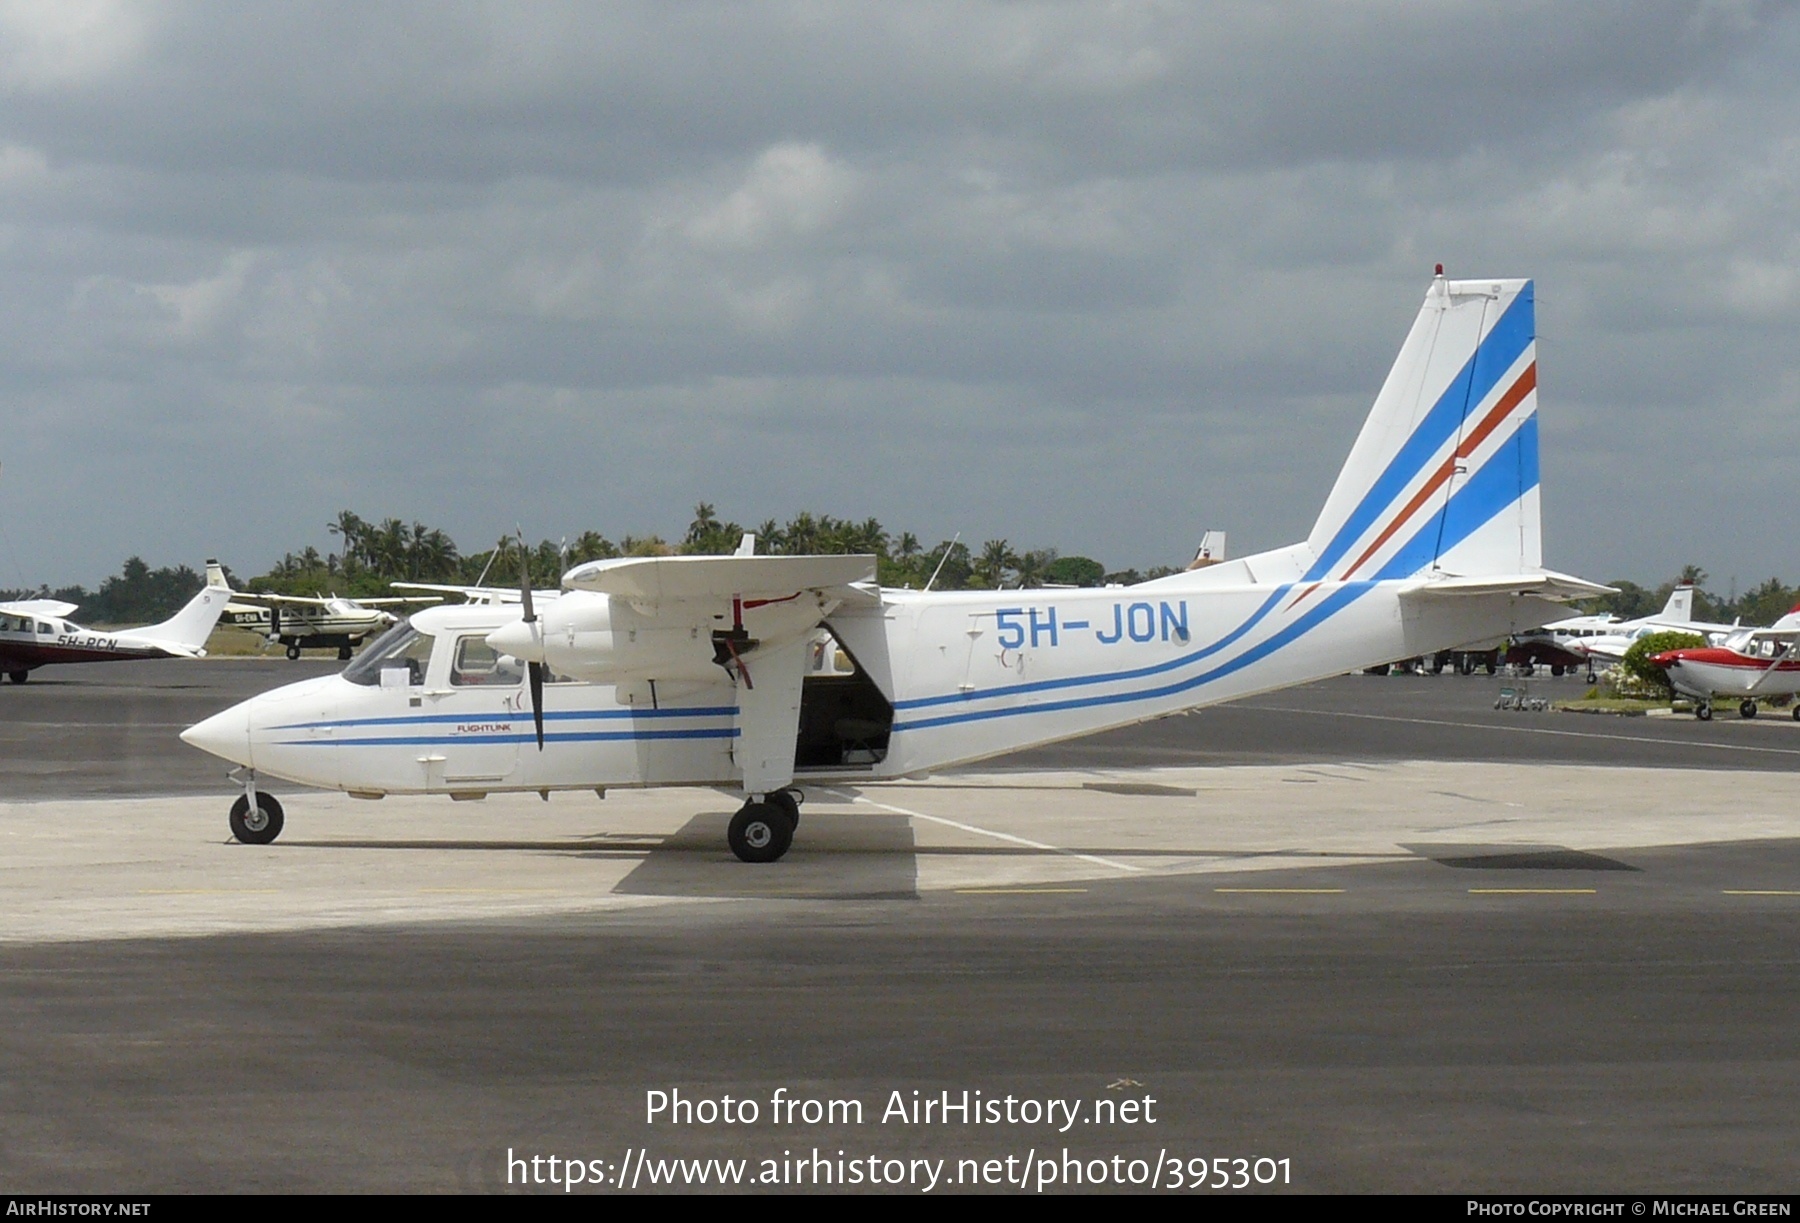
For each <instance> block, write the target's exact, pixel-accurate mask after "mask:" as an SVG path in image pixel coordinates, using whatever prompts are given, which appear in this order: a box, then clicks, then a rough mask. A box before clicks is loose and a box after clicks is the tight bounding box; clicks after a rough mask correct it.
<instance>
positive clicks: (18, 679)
mask: <svg viewBox="0 0 1800 1223" xmlns="http://www.w3.org/2000/svg"><path fill="white" fill-rule="evenodd" d="M6 678H7V679H10V680H11V681H12V682H13V683H15V684H22V683H24V682H25V681H26V680H28V679H30V678H31V672H29V671H27V670H25V669H24V668H23V667H21V668H19V669H18V670H17V671H8V672H7V673H6Z"/></svg>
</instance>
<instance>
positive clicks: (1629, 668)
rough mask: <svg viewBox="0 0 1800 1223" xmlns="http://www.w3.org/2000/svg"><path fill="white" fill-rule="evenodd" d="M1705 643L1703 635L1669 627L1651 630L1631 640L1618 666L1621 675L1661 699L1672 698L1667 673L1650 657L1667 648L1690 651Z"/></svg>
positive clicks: (1673, 690)
mask: <svg viewBox="0 0 1800 1223" xmlns="http://www.w3.org/2000/svg"><path fill="white" fill-rule="evenodd" d="M1705 644H1706V638H1704V637H1702V636H1700V634H1698V633H1678V632H1674V631H1673V630H1667V631H1664V632H1660V633H1651V634H1650V635H1648V636H1646V637H1639V638H1638V639H1637V640H1636V641H1634V642H1632V643H1631V648H1630V649H1629V650H1626V651H1625V659H1624V661H1623V662H1621V663H1620V664H1619V666H1620V668H1621V669H1623V670H1624V672H1625V674H1627V675H1629V676H1630V677H1631V678H1632V679H1635V680H1637V681H1638V682H1639V683H1640V684H1642V685H1644V686H1645V687H1646V688H1650V689H1652V690H1653V691H1655V692H1656V693H1657V694H1658V695H1659V696H1660V697H1661V698H1662V699H1663V700H1672V699H1673V698H1674V696H1675V689H1674V688H1672V687H1670V686H1669V676H1668V673H1667V672H1665V671H1664V670H1663V669H1662V668H1661V667H1659V666H1657V665H1656V664H1655V663H1653V662H1651V661H1650V660H1651V659H1652V658H1655V657H1656V656H1657V655H1658V654H1662V653H1666V652H1667V651H1669V650H1691V649H1697V648H1699V647H1701V646H1704V645H1705Z"/></svg>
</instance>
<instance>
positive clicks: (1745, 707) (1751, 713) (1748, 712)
mask: <svg viewBox="0 0 1800 1223" xmlns="http://www.w3.org/2000/svg"><path fill="white" fill-rule="evenodd" d="M1755 716H1756V702H1755V701H1748V700H1747V701H1745V702H1744V703H1743V704H1741V705H1739V706H1738V717H1740V718H1754V717H1755Z"/></svg>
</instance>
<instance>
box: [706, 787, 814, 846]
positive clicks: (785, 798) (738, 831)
mask: <svg viewBox="0 0 1800 1223" xmlns="http://www.w3.org/2000/svg"><path fill="white" fill-rule="evenodd" d="M802 801H803V800H802V798H801V796H800V792H799V791H798V790H794V789H785V790H774V791H771V792H770V793H768V794H765V795H763V796H762V799H761V801H760V802H759V801H758V800H757V799H756V798H755V797H754V796H752V797H751V798H750V800H749V801H747V802H746V803H745V804H744V805H743V806H742V807H740V808H738V813H737V814H736V815H734V816H732V817H731V826H730V827H729V828H727V829H726V830H725V840H726V842H727V843H728V844H729V845H730V846H731V852H732V853H734V854H736V855H737V856H738V859H739V860H740V861H743V862H775V861H779V860H780V858H781V856H782V855H783V854H785V853H787V851H788V847H789V846H790V845H792V844H793V843H794V829H795V828H797V827H799V825H800V804H801V802H802Z"/></svg>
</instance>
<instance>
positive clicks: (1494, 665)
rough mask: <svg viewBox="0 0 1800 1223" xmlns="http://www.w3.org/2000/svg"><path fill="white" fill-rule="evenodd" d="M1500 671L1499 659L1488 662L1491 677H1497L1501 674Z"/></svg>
mask: <svg viewBox="0 0 1800 1223" xmlns="http://www.w3.org/2000/svg"><path fill="white" fill-rule="evenodd" d="M1499 671H1500V663H1499V661H1498V660H1497V659H1493V658H1490V659H1488V660H1487V673H1488V674H1489V675H1496V674H1498V673H1499Z"/></svg>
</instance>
